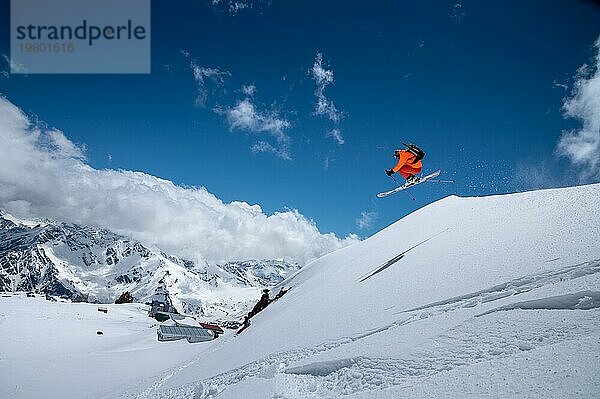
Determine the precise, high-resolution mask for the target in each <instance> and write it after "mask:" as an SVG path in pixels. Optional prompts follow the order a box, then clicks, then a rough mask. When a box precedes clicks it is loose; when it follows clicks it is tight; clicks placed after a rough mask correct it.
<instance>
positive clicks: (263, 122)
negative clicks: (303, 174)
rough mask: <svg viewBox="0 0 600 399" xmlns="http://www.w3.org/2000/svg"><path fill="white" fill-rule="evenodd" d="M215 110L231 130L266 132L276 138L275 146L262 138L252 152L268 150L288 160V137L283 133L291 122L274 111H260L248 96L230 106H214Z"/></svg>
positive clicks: (289, 156)
mask: <svg viewBox="0 0 600 399" xmlns="http://www.w3.org/2000/svg"><path fill="white" fill-rule="evenodd" d="M215 112H217V113H220V114H224V115H226V117H227V122H228V123H229V128H230V129H231V130H236V129H237V130H242V131H247V132H252V133H268V134H269V135H271V136H273V137H274V138H275V140H276V146H274V145H273V144H269V143H268V142H266V141H264V140H262V141H260V142H259V143H257V144H255V145H254V146H253V147H252V151H254V152H270V153H273V154H275V155H277V156H278V157H280V158H282V159H286V160H290V159H292V158H291V155H290V148H289V147H290V141H291V140H290V137H289V136H288V135H287V134H286V133H285V130H286V129H288V128H289V127H290V126H291V124H290V122H289V121H287V120H286V119H284V118H282V117H281V116H280V115H279V114H278V113H277V112H276V111H260V110H258V109H257V107H256V105H255V104H254V103H253V102H252V100H251V99H250V98H245V99H243V100H239V101H238V102H237V103H236V104H235V106H233V107H231V108H226V109H221V108H215Z"/></svg>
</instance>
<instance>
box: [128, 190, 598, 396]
mask: <svg viewBox="0 0 600 399" xmlns="http://www.w3.org/2000/svg"><path fill="white" fill-rule="evenodd" d="M598 209H600V185H588V186H581V187H574V188H565V189H553V190H545V191H535V192H527V193H519V194H511V195H502V196H490V197H482V198H459V197H454V196H452V197H448V198H446V199H443V200H441V201H438V202H436V203H433V204H431V205H429V206H426V207H424V208H422V209H420V210H418V211H416V212H414V213H412V214H410V215H408V216H407V217H405V218H403V219H401V220H400V221H398V222H396V223H394V224H393V225H391V226H389V227H388V228H386V229H384V230H382V231H381V232H379V233H377V234H375V235H374V236H372V237H370V238H369V239H367V240H365V241H363V242H360V243H358V244H356V245H352V246H350V247H346V248H343V249H340V250H338V251H336V252H334V253H331V254H328V255H325V256H324V257H322V258H320V259H318V260H316V261H314V262H312V263H310V264H309V265H307V266H306V267H305V268H303V269H302V270H300V271H299V272H298V273H296V274H295V275H294V276H292V277H291V278H290V279H288V280H287V281H286V282H284V283H283V284H284V285H286V286H292V287H293V288H292V289H291V291H290V292H289V293H288V294H287V295H285V296H284V297H283V298H281V299H280V300H279V301H278V302H276V303H274V304H273V305H271V306H270V307H268V308H267V309H266V310H265V311H263V312H262V313H261V314H259V315H257V316H256V317H255V318H254V319H253V324H252V326H251V327H250V328H248V329H247V330H246V331H245V332H244V333H243V334H241V335H239V336H237V337H235V339H231V340H230V341H229V342H227V343H226V344H224V345H222V346H221V347H219V348H218V349H217V350H212V351H211V352H210V353H206V354H204V355H203V357H202V360H201V361H200V360H198V361H196V362H193V363H192V364H190V365H188V366H187V367H186V368H185V369H182V370H176V371H174V372H173V375H172V376H171V377H170V378H168V379H163V380H161V382H160V384H157V385H155V386H153V387H152V389H150V390H149V391H146V392H144V394H143V395H139V393H140V392H139V391H137V394H138V395H139V396H138V397H160V398H176V397H177V398H209V397H219V398H230V397H231V398H233V397H239V396H240V395H243V396H244V397H249V398H264V397H282V398H305V397H340V396H347V395H350V396H349V397H352V398H358V397H361V398H374V397H382V398H383V397H400V396H405V395H409V396H411V397H419V396H421V397H431V396H440V397H441V396H443V397H464V396H469V395H471V396H475V397H480V396H485V395H488V396H490V397H504V396H507V395H508V396H512V395H517V394H521V395H522V394H523V393H525V394H526V395H525V396H530V397H531V396H532V397H540V396H544V395H548V394H551V396H553V397H571V396H573V395H575V394H580V395H582V396H584V397H591V396H593V395H594V392H595V393H596V394H597V392H598V391H599V388H600V372H599V371H598V370H599V368H598V365H599V358H598V353H600V344H599V342H600V340H599V338H600V317H599V316H600V312H599V310H598V291H600V273H599V272H600V246H599V245H598V242H599V240H600V223H599V219H598V215H597V211H598ZM365 277H367V278H365ZM559 305H560V306H559ZM494 309H496V310H502V311H493V310H494ZM491 370H492V371H491ZM130 396H136V391H135V390H134V391H127V393H126V394H124V397H130Z"/></svg>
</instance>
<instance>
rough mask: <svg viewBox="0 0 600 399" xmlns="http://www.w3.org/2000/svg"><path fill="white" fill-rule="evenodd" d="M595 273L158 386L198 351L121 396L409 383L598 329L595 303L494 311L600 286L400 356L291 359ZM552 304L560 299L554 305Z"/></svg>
mask: <svg viewBox="0 0 600 399" xmlns="http://www.w3.org/2000/svg"><path fill="white" fill-rule="evenodd" d="M599 272H600V260H594V261H589V262H585V263H582V264H578V265H573V266H568V267H564V268H561V269H558V270H553V271H548V272H544V273H539V274H535V275H528V276H523V277H520V278H518V279H513V280H510V281H508V282H506V283H503V284H499V285H495V286H493V287H490V288H488V289H485V290H481V291H477V292H474V293H470V294H466V295H461V296H458V297H454V298H450V299H447V300H444V301H439V302H435V303H431V304H428V305H424V306H420V307H417V308H413V309H409V310H406V311H402V312H396V313H395V314H402V315H405V316H406V317H404V318H402V319H399V320H396V321H394V322H393V323H391V324H389V325H386V326H382V327H380V328H377V329H373V330H370V331H367V332H364V333H363V334H359V335H356V336H353V337H343V338H340V339H338V340H336V341H330V342H326V343H322V344H320V345H317V346H315V347H311V348H302V349H296V350H290V351H285V352H280V353H274V354H271V355H268V356H266V357H264V358H262V359H259V360H256V361H254V362H251V363H248V364H246V365H244V366H242V367H239V368H236V369H233V370H230V371H228V372H225V373H222V374H219V375H216V376H214V377H212V378H209V379H207V380H204V381H201V382H195V383H191V384H187V385H184V386H181V387H178V388H173V389H170V390H166V391H161V389H160V387H161V386H162V385H163V383H164V382H165V381H166V380H168V379H169V378H171V377H172V376H173V375H176V374H177V373H178V372H179V371H180V370H182V369H183V368H185V367H187V366H189V365H190V364H192V363H194V362H196V361H199V360H201V358H202V357H203V356H204V355H201V356H199V357H198V359H195V360H193V361H192V362H190V363H188V364H187V365H185V366H182V367H178V368H175V369H173V370H171V371H170V372H168V373H166V376H165V377H163V378H160V379H159V380H158V381H156V382H155V383H154V384H152V385H151V386H150V387H149V388H148V389H146V390H145V391H143V392H142V393H138V395H137V396H136V395H127V396H126V397H137V398H140V399H142V398H169V399H171V398H173V399H175V398H178V399H179V398H190V399H211V398H215V397H216V396H217V395H219V394H220V393H222V392H223V391H225V390H226V389H227V388H228V387H230V386H232V385H235V384H237V383H239V382H241V381H243V380H245V379H248V378H252V377H258V378H264V379H276V381H277V386H282V387H285V389H286V392H288V393H294V395H292V396H293V397H335V396H340V395H351V394H355V393H359V392H364V391H367V390H373V389H384V388H388V387H393V386H396V387H398V386H400V387H402V386H411V385H414V384H416V383H417V382H418V381H419V380H421V379H423V378H427V377H429V376H432V375H434V374H436V373H439V372H443V371H447V370H451V369H453V368H456V367H460V366H464V365H469V364H474V363H478V362H482V361H487V360H491V359H493V358H496V357H507V356H510V355H513V354H515V353H519V352H521V351H529V350H532V349H535V348H536V347H540V346H545V345H552V344H556V343H559V342H563V341H567V340H571V339H576V338H579V337H582V336H585V335H591V334H596V335H598V331H600V317H598V316H599V314H598V311H596V310H592V311H589V312H578V313H577V315H578V320H577V321H578V322H577V323H575V324H573V320H567V319H562V320H559V319H557V320H555V321H554V322H553V323H552V325H549V324H548V321H547V320H546V319H544V318H536V317H529V316H527V315H523V317H519V318H517V319H515V318H514V317H511V316H510V315H508V314H503V313H509V312H500V313H498V312H499V311H508V310H516V309H538V310H539V309H551V310H553V309H593V308H597V307H600V305H599V304H598V300H599V299H598V298H600V293H599V292H597V291H582V292H578V293H574V294H567V295H562V296H557V297H549V298H542V299H539V300H534V301H524V302H517V303H514V304H511V305H505V306H501V307H499V308H495V309H492V310H490V311H487V312H484V313H480V314H478V315H476V317H471V318H469V319H468V320H467V321H466V322H464V323H463V324H461V325H459V326H457V327H454V328H451V329H449V330H447V331H445V332H444V333H443V334H441V335H439V336H437V337H436V339H435V340H434V341H433V342H432V343H431V344H430V345H429V347H424V348H421V349H419V350H417V351H416V352H414V353H412V354H411V355H410V356H409V357H407V358H406V359H397V358H396V359H383V358H369V357H365V356H357V357H352V358H346V359H337V360H332V361H324V362H315V363H310V364H306V365H303V366H297V367H290V366H291V365H292V364H294V363H296V362H298V361H301V360H303V359H307V358H310V357H312V356H315V355H318V354H320V353H323V352H326V351H330V350H332V349H335V348H338V347H340V346H342V345H347V344H350V343H352V342H356V341H358V340H361V339H364V338H367V337H369V336H372V335H374V334H378V333H381V332H383V331H387V330H390V329H392V328H397V327H401V326H405V325H407V324H409V323H412V322H415V321H419V320H422V319H426V318H429V317H434V316H438V315H441V314H444V313H446V312H451V311H456V310H460V309H468V308H473V307H476V306H478V305H481V304H484V303H488V302H491V301H496V300H499V299H503V298H506V297H509V296H514V295H518V294H521V293H524V292H528V291H531V290H534V289H537V288H540V287H543V286H545V285H549V284H557V283H561V282H566V281H569V280H573V279H577V278H579V277H584V276H588V275H592V274H595V273H599ZM532 303H533V304H532ZM557 303H559V304H562V305H560V306H557ZM582 304H583V306H582ZM590 304H591V305H590ZM491 313H494V317H495V318H496V319H497V320H496V319H495V323H489V322H488V321H486V317H481V316H485V315H489V314H491ZM531 313H533V312H531ZM515 332H516V333H515ZM599 338H600V336H599ZM224 343H225V342H223V344H224ZM215 349H216V348H215ZM138 392H139V391H138ZM287 396H288V395H285V396H281V397H282V398H283V397H287ZM124 397H125V396H124ZM276 397H277V396H276Z"/></svg>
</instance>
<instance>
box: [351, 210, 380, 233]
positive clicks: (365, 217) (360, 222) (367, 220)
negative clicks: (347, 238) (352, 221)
mask: <svg viewBox="0 0 600 399" xmlns="http://www.w3.org/2000/svg"><path fill="white" fill-rule="evenodd" d="M378 216H379V215H378V214H377V212H367V211H364V212H361V213H360V217H359V218H358V219H356V227H358V228H359V229H360V230H369V229H370V228H371V227H373V222H374V221H375V220H376V219H377V217H378Z"/></svg>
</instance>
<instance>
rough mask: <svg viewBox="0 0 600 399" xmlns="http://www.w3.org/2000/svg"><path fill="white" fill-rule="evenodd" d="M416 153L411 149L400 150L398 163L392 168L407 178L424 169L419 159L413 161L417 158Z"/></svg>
mask: <svg viewBox="0 0 600 399" xmlns="http://www.w3.org/2000/svg"><path fill="white" fill-rule="evenodd" d="M415 158H416V157H415V155H414V154H413V153H412V152H410V151H405V150H400V156H399V157H398V164H397V165H396V166H394V169H392V170H393V171H394V172H400V174H401V175H402V177H404V178H405V179H407V178H408V177H409V176H410V175H416V174H417V173H420V172H421V169H423V164H422V163H421V160H420V159H419V160H418V161H417V162H415V163H412V162H413V161H414V160H415Z"/></svg>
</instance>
